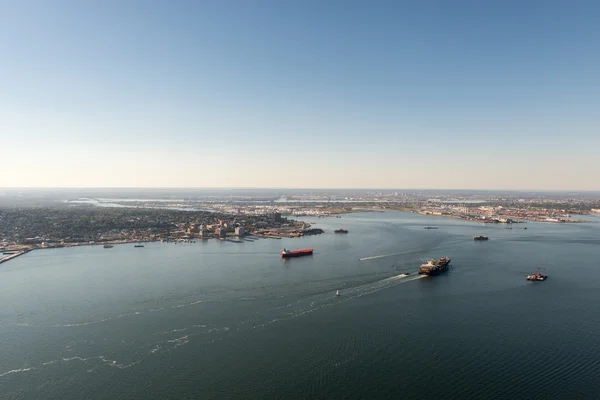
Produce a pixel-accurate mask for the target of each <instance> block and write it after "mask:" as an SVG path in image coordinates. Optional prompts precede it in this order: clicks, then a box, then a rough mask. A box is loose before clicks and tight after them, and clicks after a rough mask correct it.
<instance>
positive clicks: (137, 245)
mask: <svg viewBox="0 0 600 400" xmlns="http://www.w3.org/2000/svg"><path fill="white" fill-rule="evenodd" d="M133 247H144V245H143V244H136V245H134V246H133Z"/></svg>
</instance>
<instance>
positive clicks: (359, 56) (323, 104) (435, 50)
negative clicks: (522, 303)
mask: <svg viewBox="0 0 600 400" xmlns="http://www.w3.org/2000/svg"><path fill="white" fill-rule="evenodd" d="M598 12H600V3H596V2H585V1H584V2H575V3H574V2H567V1H551V2H542V1H537V0H534V1H528V2H518V1H513V0H509V1H505V2H480V1H466V0H458V1H454V2H447V1H441V0H440V1H429V2H417V1H413V2H408V1H407V2H396V1H384V0H381V1H374V2H366V1H355V0H347V1H339V0H331V1H327V2H322V1H316V0H307V1H303V2H278V1H261V0H259V1H256V2H245V1H233V0H223V1H212V2H210V1H206V2H195V1H180V2H176V3H169V2H164V1H149V2H146V1H141V0H132V1H128V2H119V1H114V0H107V1H103V2H96V3H94V2H92V3H90V2H78V1H74V0H55V1H41V0H34V1H31V2H20V1H5V2H2V3H1V4H0V35H2V37H4V38H7V40H3V41H0V57H1V59H2V62H0V138H1V140H0V150H1V151H2V156H1V157H0V171H2V172H1V173H0V187H3V188H6V187H64V188H79V187H89V188H97V187H109V188H130V187H140V188H186V187H189V188H314V189H321V188H323V189H328V188H331V189H336V188H343V189H348V188H356V189H398V190H402V189H407V190H411V189H447V190H460V189H462V190H472V189H475V190H478V189H481V190H575V191H577V190H589V191H594V190H600V167H598V165H597V159H598V150H597V149H599V148H600V134H599V133H598V132H599V131H600V114H599V113H598V110H599V109H600V75H599V74H598V73H597V71H598V70H600V54H599V53H598V51H597V38H598V37H600V26H599V25H598V24H597V21H596V18H595V16H596V15H598Z"/></svg>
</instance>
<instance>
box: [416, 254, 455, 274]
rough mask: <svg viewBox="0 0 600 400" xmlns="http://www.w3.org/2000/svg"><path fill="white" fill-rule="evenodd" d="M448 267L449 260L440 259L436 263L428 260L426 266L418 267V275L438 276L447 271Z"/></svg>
mask: <svg viewBox="0 0 600 400" xmlns="http://www.w3.org/2000/svg"><path fill="white" fill-rule="evenodd" d="M448 265H450V259H449V258H446V257H442V258H440V259H439V260H437V262H436V261H435V260H429V262H428V263H427V264H423V265H421V266H420V267H419V275H438V274H440V273H441V272H444V271H446V270H447V269H448Z"/></svg>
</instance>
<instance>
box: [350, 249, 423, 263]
mask: <svg viewBox="0 0 600 400" xmlns="http://www.w3.org/2000/svg"><path fill="white" fill-rule="evenodd" d="M419 252H421V250H408V251H402V252H400V253H392V254H381V255H378V256H369V257H363V258H359V259H358V260H359V261H367V260H376V259H378V258H385V257H392V256H401V255H406V254H413V253H419Z"/></svg>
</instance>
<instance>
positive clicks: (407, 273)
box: [402, 272, 410, 276]
mask: <svg viewBox="0 0 600 400" xmlns="http://www.w3.org/2000/svg"><path fill="white" fill-rule="evenodd" d="M402 275H404V276H409V275H410V272H405V273H404V274H402Z"/></svg>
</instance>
